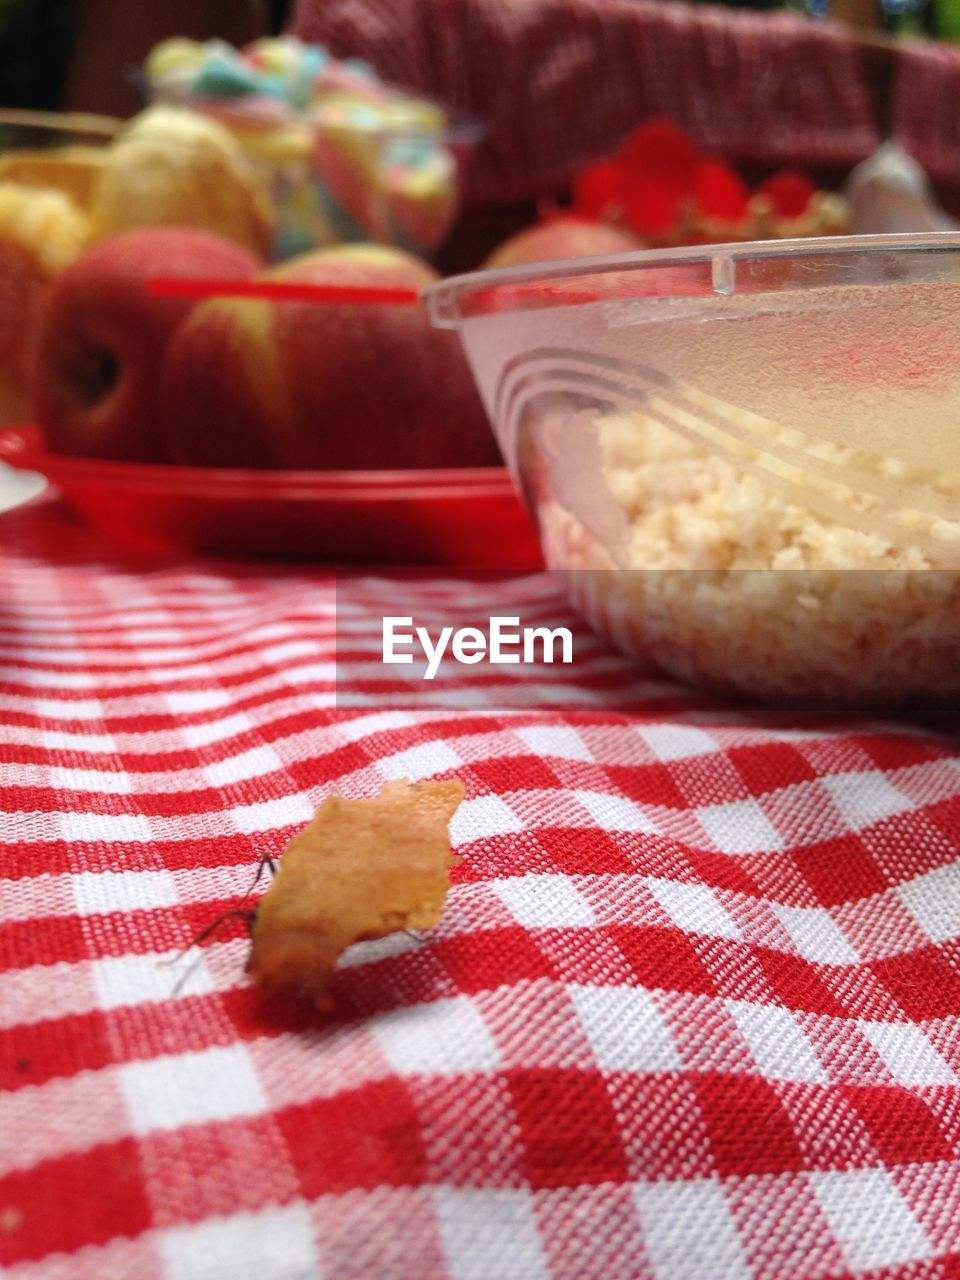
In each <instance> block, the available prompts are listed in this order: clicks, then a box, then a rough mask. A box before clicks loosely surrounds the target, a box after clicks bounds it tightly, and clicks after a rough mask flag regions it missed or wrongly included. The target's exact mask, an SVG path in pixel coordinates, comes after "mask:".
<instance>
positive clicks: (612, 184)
mask: <svg viewBox="0 0 960 1280" xmlns="http://www.w3.org/2000/svg"><path fill="white" fill-rule="evenodd" d="M623 177H624V174H623V166H622V165H621V163H620V162H619V161H618V160H598V161H597V162H596V163H595V164H589V165H587V167H586V168H585V169H581V170H580V173H579V174H578V175H577V177H576V178H575V179H574V183H573V206H574V208H575V209H576V211H577V212H578V213H582V214H583V215H584V216H585V217H588V218H599V219H606V220H609V221H615V220H616V219H617V218H618V217H619V215H620V213H621V212H622V209H623Z"/></svg>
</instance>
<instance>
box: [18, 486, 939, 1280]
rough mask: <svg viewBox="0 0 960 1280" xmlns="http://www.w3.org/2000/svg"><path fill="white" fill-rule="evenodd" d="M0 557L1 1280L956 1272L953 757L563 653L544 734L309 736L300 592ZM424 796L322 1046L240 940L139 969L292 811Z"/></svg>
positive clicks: (336, 724) (432, 729)
mask: <svg viewBox="0 0 960 1280" xmlns="http://www.w3.org/2000/svg"><path fill="white" fill-rule="evenodd" d="M0 534H2V550H0V653H2V664H3V689H2V705H3V714H2V719H0V742H2V748H0V752H2V754H0V760H2V787H0V791H2V806H3V821H2V828H0V841H2V855H0V856H2V866H0V1077H2V1085H3V1090H4V1092H3V1093H2V1095H0V1165H2V1168H0V1270H2V1272H3V1275H4V1276H9V1277H11V1280H106V1278H111V1277H116V1278H117V1280H120V1278H123V1280H129V1278H131V1277H136V1280H201V1278H202V1280H221V1278H224V1280H242V1278H246V1277H250V1278H251V1280H252V1278H254V1277H255V1278H256V1280H294V1278H298V1280H299V1278H301V1277H304V1278H306V1277H314V1276H324V1277H329V1280H348V1278H350V1277H370V1276H379V1277H386V1278H388V1280H390V1278H393V1277H407V1276H411V1277H413V1276H424V1277H428V1278H432V1277H444V1278H446V1277H453V1278H455V1280H473V1278H475V1277H476V1278H479V1280H509V1278H511V1277H513V1278H518V1280H528V1278H529V1280H533V1278H534V1277H537V1278H539V1277H551V1278H556V1280H559V1278H563V1280H584V1278H586V1277H596V1278H598V1280H600V1278H602V1280H609V1278H611V1277H613V1278H615V1280H618V1278H620V1277H644V1278H647V1277H655V1278H656V1280H667V1278H670V1280H672V1278H674V1277H676V1278H678V1280H738V1278H740V1277H758V1278H760V1277H762V1278H764V1280H787V1278H791V1277H815V1276H817V1277H850V1276H858V1277H866V1276H872V1277H878V1278H879V1277H881V1276H883V1277H888V1278H890V1277H897V1278H898V1280H906V1278H907V1277H931V1278H932V1277H938V1278H941V1277H957V1276H960V860H958V845H960V742H958V740H956V739H951V738H949V737H948V736H944V735H942V734H938V733H936V732H933V731H932V730H925V729H922V728H919V727H917V726H910V725H907V724H900V725H898V724H894V723H881V722H878V721H870V722H867V721H858V722H853V721H846V722H839V721H837V722H828V721H826V720H822V719H821V720H815V719H813V718H810V717H807V718H805V719H804V720H803V721H802V722H798V721H797V720H795V719H794V720H790V719H789V718H787V717H784V716H778V715H776V714H774V713H773V712H759V711H756V712H752V711H750V710H745V709H736V708H735V707H733V706H731V705H728V704H724V703H722V702H719V701H711V700H708V699H706V698H703V697H701V696H698V695H692V694H690V693H689V692H687V691H684V690H681V689H679V688H677V687H675V686H673V685H670V684H669V683H665V682H663V681H659V680H654V679H651V678H649V676H647V675H644V674H643V673H638V672H636V671H635V670H634V669H633V668H631V667H630V666H629V665H628V664H627V663H626V662H622V661H621V660H620V659H618V658H616V657H615V656H613V655H612V654H611V653H610V652H609V651H607V650H604V649H603V648H602V646H599V647H598V651H597V652H598V656H597V659H596V660H597V661H598V662H600V663H602V664H605V667H606V669H607V670H608V671H612V672H614V674H615V675H616V679H615V680H609V679H608V680H607V681H606V683H605V685H604V689H605V692H597V693H596V695H595V698H594V696H593V695H590V696H587V697H586V698H584V700H583V702H582V705H581V707H580V709H578V710H573V711H563V712H560V711H557V710H552V711H539V712H537V711H519V710H514V711H512V712H507V711H502V712H499V713H496V714H494V713H492V712H490V713H484V712H482V711H474V712H463V711H459V712H458V711H453V710H450V709H446V710H444V709H434V710H429V711H428V710H422V711H417V710H405V711H398V710H391V709H390V707H389V705H382V706H376V707H371V708H369V709H363V708H360V709H357V710H351V711H345V710H336V709H334V708H332V707H331V695H332V665H331V659H332V652H333V632H334V603H335V601H334V590H333V584H332V578H331V577H330V575H329V574H327V573H325V572H322V571H320V570H317V571H311V570H309V569H307V568H303V567H302V566H301V567H299V568H296V569H292V568H278V569H273V568H271V567H269V566H264V565H259V566H257V565H252V564H248V565H230V564H229V563H227V562H213V561H206V562H190V563H184V564H167V565H163V566H154V567H144V566H138V565H136V564H134V563H133V562H127V561H124V560H123V559H118V558H116V557H115V555H114V553H113V552H112V551H111V550H110V549H109V547H108V546H107V545H106V544H103V543H101V542H100V541H99V540H98V539H97V538H96V537H95V536H94V535H92V534H88V533H85V532H83V531H82V530H81V529H80V528H79V526H76V525H74V524H72V523H70V521H69V520H68V519H67V518H66V517H65V516H64V515H63V514H62V513H61V511H60V510H59V508H58V507H56V506H55V505H52V504H49V503H41V504H39V505H37V506H35V507H33V508H32V509H26V510H24V511H22V512H20V513H13V514H10V515H8V516H6V517H4V518H3V521H2V523H0ZM533 587H535V584H532V589H533ZM467 589H468V588H467V587H465V586H464V585H463V584H460V585H459V586H458V584H457V583H456V582H454V581H450V582H447V583H446V585H445V586H440V585H438V584H436V583H434V584H432V585H431V587H430V589H429V590H430V593H431V594H430V599H431V600H432V601H433V602H434V603H436V601H437V599H438V598H440V596H441V595H442V593H443V591H447V592H449V593H450V598H451V599H452V598H453V597H454V596H455V595H456V593H457V592H458V591H463V590H467ZM365 590H366V587H365V585H364V583H362V582H361V583H360V584H355V586H354V589H353V591H352V596H351V598H352V600H353V601H354V603H355V602H356V601H357V600H362V599H363V598H364V592H365ZM404 590H405V593H406V594H405V598H404V605H405V606H408V607H411V608H412V609H413V611H414V612H416V610H417V607H418V601H417V595H416V591H417V588H416V586H415V585H412V584H407V586H406V587H405V589H404ZM383 593H384V582H383V580H382V579H379V580H378V579H375V578H373V577H371V579H370V582H369V599H370V609H371V617H372V616H373V614H375V613H377V611H378V610H379V609H380V608H381V606H382V600H383V598H384V594H383ZM352 616H353V622H354V624H355V623H356V621H357V614H356V610H354V613H353V615H352ZM375 620H376V621H377V622H379V618H377V619H375ZM347 669H348V667H344V669H343V671H346V670H347ZM343 671H342V672H341V674H343ZM618 699H619V705H621V706H628V705H629V707H630V708H631V709H630V710H629V711H626V710H616V709H615V705H616V704H617V702H618ZM451 774H456V775H459V776H460V777H461V778H462V779H463V780H464V782H465V784H466V789H467V799H466V801H465V803H464V804H463V806H462V807H461V809H460V811H459V813H458V814H457V816H456V819H455V822H454V825H453V836H454V840H455V844H456V847H457V850H458V851H459V853H460V854H462V855H463V864H462V866H460V867H459V869H458V870H457V871H456V872H455V873H454V876H455V886H454V888H453V890H452V892H451V894H450V897H449V901H448V905H447V909H446V912H445V914H444V918H443V921H442V923H441V925H440V926H439V927H438V928H437V929H435V930H433V931H431V932H430V933H429V934H427V935H425V936H424V937H423V939H422V940H419V941H418V940H417V939H416V938H411V937H409V936H406V935H402V934H401V935H398V936H396V937H393V938H391V939H388V940H386V941H384V942H382V943H377V944H366V945H365V946H363V947H359V948H356V949H355V950H354V951H352V952H351V953H349V954H348V956H347V957H346V958H345V963H344V967H343V971H342V974H341V980H340V995H341V1004H340V1010H339V1012H338V1014H337V1015H335V1016H333V1017H330V1018H326V1019H323V1020H321V1019H318V1018H317V1017H315V1016H313V1015H312V1014H311V1013H310V1012H309V1011H308V1010H306V1009H304V1008H301V1007H299V1006H297V1005H295V1004H293V1003H290V1004H287V1003H284V1002H277V1001H274V1002H270V1001H266V1000H265V999H263V998H262V997H261V996H260V995H259V994H258V993H257V992H256V991H255V990H253V989H252V988H251V986H250V985H249V983H248V982H247V980H246V979H245V978H244V975H243V972H242V969H243V961H244V955H245V949H246V943H245V940H244V938H243V936H242V932H241V930H240V929H239V927H238V928H233V927H228V926H225V928H224V931H223V932H222V933H221V934H219V935H216V936H215V937H213V938H210V939H208V940H206V941H205V942H204V943H203V944H202V946H201V947H199V948H198V949H197V950H196V952H195V958H196V959H197V961H198V962H197V963H196V964H195V965H194V967H193V968H188V967H187V963H186V962H183V961H181V962H180V963H178V964H173V965H165V964H163V963H161V962H162V961H165V960H168V959H170V958H171V957H175V956H176V954H177V952H178V950H179V949H180V948H182V947H184V946H186V945H187V944H188V943H189V942H190V940H191V938H193V937H194V936H195V935H196V934H197V932H198V931H199V930H200V929H201V928H202V927H203V926H204V925H205V924H207V923H208V922H209V921H210V920H211V919H212V918H213V917H215V916H216V915H217V914H218V913H219V912H221V911H223V910H224V909H225V908H227V907H229V906H231V905H232V904H233V903H235V902H236V899H237V898H238V897H239V896H240V895H241V894H242V893H243V892H244V891H245V890H246V889H247V888H248V886H249V883H250V880H251V875H252V869H253V867H254V865H255V863H256V862H257V860H258V859H259V858H260V856H261V855H262V854H264V853H266V852H276V851H278V850H280V849H281V848H282V846H283V844H284V843H285V841H286V840H287V839H288V838H289V837H290V836H291V835H292V834H293V833H294V832H295V831H296V830H297V829H298V828H299V827H300V826H301V825H302V824H303V823H304V822H305V821H306V820H307V819H308V818H309V816H310V815H311V812H312V810H313V807H314V806H315V805H316V804H317V802H318V801H319V800H320V799H321V798H322V797H323V796H325V795H326V794H328V793H329V792H330V791H331V790H332V789H334V788H338V789H340V790H341V791H342V792H344V793H345V794H350V795H362V794H369V793H371V792H373V791H376V790H378V789H379V787H380V785H381V784H382V783H383V782H384V781H385V780H386V779H391V778H397V777H408V778H412V779H413V778H426V777H444V776H449V775H451ZM184 975H186V976H184Z"/></svg>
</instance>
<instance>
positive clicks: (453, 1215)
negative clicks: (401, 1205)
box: [433, 1187, 549, 1280]
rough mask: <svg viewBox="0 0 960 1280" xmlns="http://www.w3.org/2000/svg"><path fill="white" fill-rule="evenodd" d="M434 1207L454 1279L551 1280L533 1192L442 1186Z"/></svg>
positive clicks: (435, 1196) (511, 1189)
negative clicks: (548, 1278) (541, 1240)
mask: <svg viewBox="0 0 960 1280" xmlns="http://www.w3.org/2000/svg"><path fill="white" fill-rule="evenodd" d="M433 1202H434V1206H435V1208H436V1213H437V1220H438V1222H439V1224H440V1234H441V1237H442V1239H443V1247H444V1252H445V1253H446V1257H447V1267H448V1269H449V1274H450V1277H451V1280H491V1278H492V1277H493V1276H494V1275H495V1276H496V1278H497V1280H540V1277H543V1280H547V1276H548V1275H549V1269H548V1267H547V1262H546V1259H545V1257H544V1255H543V1246H542V1245H541V1243H540V1232H539V1230H538V1229H537V1220H536V1217H535V1215H534V1211H533V1199H532V1196H531V1194H530V1192H529V1191H526V1190H516V1189H514V1188H510V1189H506V1188H503V1189H501V1188H493V1187H489V1188H488V1187H482V1188H481V1187H477V1188H474V1187H437V1188H436V1189H435V1190H434V1191H433ZM494 1259H495V1262H494ZM491 1268H492V1269H491Z"/></svg>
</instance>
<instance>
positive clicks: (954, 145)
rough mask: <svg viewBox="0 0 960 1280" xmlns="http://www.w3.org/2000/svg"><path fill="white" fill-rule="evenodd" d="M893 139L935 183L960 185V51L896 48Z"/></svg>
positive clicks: (915, 44) (917, 43)
mask: <svg viewBox="0 0 960 1280" xmlns="http://www.w3.org/2000/svg"><path fill="white" fill-rule="evenodd" d="M890 115H891V120H890V128H891V133H892V135H893V137H894V138H895V139H896V140H897V141H898V142H899V143H900V145H901V146H903V147H904V148H905V149H906V150H907V151H908V152H909V153H910V154H911V155H912V156H913V158H914V159H915V160H917V161H918V162H919V163H920V164H921V165H922V166H923V168H924V169H925V170H926V171H927V173H928V174H929V175H930V177H931V178H933V179H934V180H935V181H936V182H942V183H945V184H947V185H949V186H956V185H957V184H958V183H960V50H958V49H957V48H955V47H953V46H951V45H946V44H935V43H932V42H930V41H923V40H902V41H900V42H899V44H898V46H897V57H896V60H895V62H894V74H893V79H892V93H891V103H890Z"/></svg>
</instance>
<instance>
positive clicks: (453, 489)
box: [0, 427, 543, 570]
mask: <svg viewBox="0 0 960 1280" xmlns="http://www.w3.org/2000/svg"><path fill="white" fill-rule="evenodd" d="M0 462H5V463H7V464H8V465H9V466H11V467H15V468H17V469H18V470H24V471H37V472H39V473H40V474H41V475H43V476H45V477H46V478H47V479H48V480H49V481H50V482H51V483H52V484H54V485H56V486H57V488H58V489H59V490H60V492H61V493H62V495H63V497H64V498H65V499H66V500H67V502H69V503H70V505H71V506H72V507H73V508H74V509H75V510H76V511H77V512H78V513H79V514H80V515H81V516H82V517H83V519H84V520H86V521H87V523H88V524H90V525H92V526H93V527H94V528H96V529H99V530H100V531H102V532H103V533H105V534H107V535H108V536H109V537H110V538H111V539H113V540H114V541H115V542H117V543H120V544H121V545H123V546H124V547H126V548H128V549H130V550H133V551H137V552H141V553H153V554H159V555H166V554H177V553H183V552H208V553H216V554H220V553H225V554H245V555H261V556H295V557H302V558H308V559H314V560H324V561H328V562H334V563H357V562H367V563H371V562H374V563H375V562H379V563H390V564H408V565H415V564H434V565H445V566H449V567H451V568H453V567H460V568H470V569H495V570H499V569H533V568H539V567H540V566H541V565H542V564H543V560H542V556H541V553H540V547H539V542H538V539H537V533H536V530H535V528H534V527H533V524H532V522H531V520H530V518H529V516H528V515H527V513H526V511H525V509H524V507H523V505H522V503H521V502H520V499H519V498H518V497H517V494H516V491H515V490H514V487H513V483H512V481H511V479H510V476H509V473H508V472H507V470H506V469H505V468H504V467H477V468H469V469H467V468H464V469H457V470H444V471H440V470H434V471H237V470H227V469H222V470H221V469H217V468H211V467H174V466H162V465H146V464H141V463H132V462H105V461H102V460H100V459H94V458H75V457H67V456H64V455H61V454H52V453H48V452H47V451H46V450H45V449H44V447H43V442H42V440H41V437H40V433H39V431H38V430H37V429H36V428H35V427H8V428H4V429H2V430H0Z"/></svg>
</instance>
